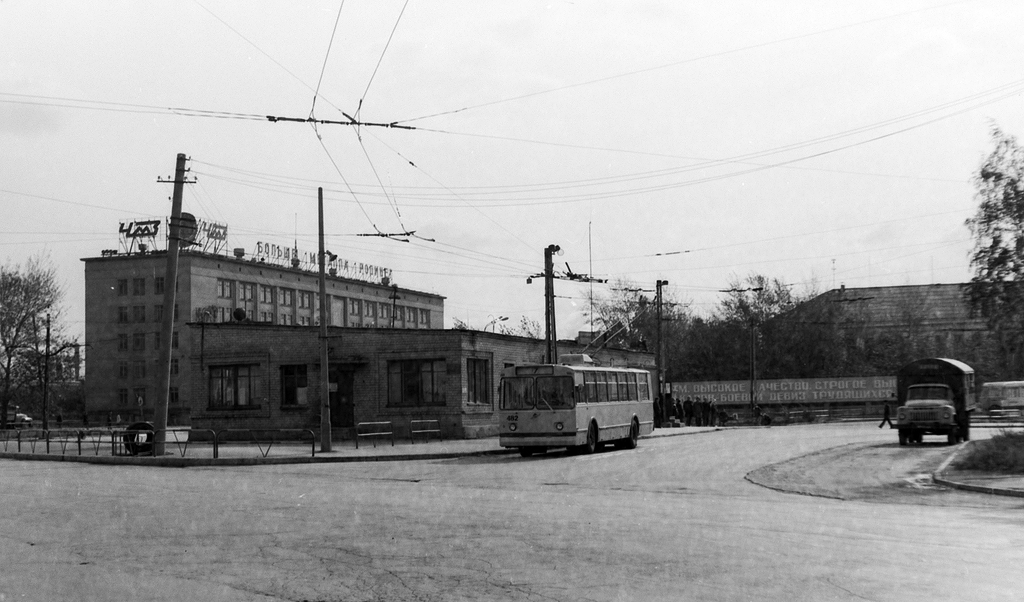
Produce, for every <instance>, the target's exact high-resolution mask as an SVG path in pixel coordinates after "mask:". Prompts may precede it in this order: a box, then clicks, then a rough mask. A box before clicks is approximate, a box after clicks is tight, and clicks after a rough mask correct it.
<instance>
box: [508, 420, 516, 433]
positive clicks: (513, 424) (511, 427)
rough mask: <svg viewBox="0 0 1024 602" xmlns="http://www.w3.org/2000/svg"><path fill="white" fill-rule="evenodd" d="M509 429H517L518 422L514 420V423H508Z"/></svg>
mask: <svg viewBox="0 0 1024 602" xmlns="http://www.w3.org/2000/svg"><path fill="white" fill-rule="evenodd" d="M508 430H510V431H514V430H516V423H514V422H513V423H512V424H510V425H508Z"/></svg>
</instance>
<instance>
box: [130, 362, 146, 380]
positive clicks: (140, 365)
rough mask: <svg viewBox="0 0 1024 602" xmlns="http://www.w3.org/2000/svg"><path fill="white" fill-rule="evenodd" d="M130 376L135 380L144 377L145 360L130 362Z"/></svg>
mask: <svg viewBox="0 0 1024 602" xmlns="http://www.w3.org/2000/svg"><path fill="white" fill-rule="evenodd" d="M132 378H134V379H136V380H140V379H143V378H146V360H135V361H133V362H132Z"/></svg>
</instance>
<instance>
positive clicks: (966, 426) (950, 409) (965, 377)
mask: <svg viewBox="0 0 1024 602" xmlns="http://www.w3.org/2000/svg"><path fill="white" fill-rule="evenodd" d="M975 399H976V392H975V382H974V369H973V368H971V367H970V366H968V365H967V364H965V363H963V362H961V361H958V360H954V359H948V358H926V359H920V360H916V361H913V362H910V363H909V364H907V365H906V366H903V367H902V368H900V370H899V372H897V373H896V401H897V404H896V425H895V428H896V429H897V430H898V431H899V441H900V445H906V444H907V443H921V441H922V437H923V436H924V435H940V436H944V437H946V442H947V443H948V444H949V445H953V444H956V443H958V442H960V441H967V440H969V439H970V438H971V412H973V411H974V410H975V409H976V407H977V404H976V403H975Z"/></svg>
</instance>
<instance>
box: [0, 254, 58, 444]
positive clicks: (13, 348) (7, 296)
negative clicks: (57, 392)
mask: <svg viewBox="0 0 1024 602" xmlns="http://www.w3.org/2000/svg"><path fill="white" fill-rule="evenodd" d="M62 298H63V291H62V290H61V289H60V286H58V284H57V276H56V269H55V268H54V267H53V265H52V264H51V263H50V261H49V260H48V258H46V257H44V256H41V255H37V256H35V257H32V258H30V259H29V260H28V262H27V263H26V264H25V266H24V267H22V266H19V265H17V264H14V265H11V264H5V265H3V266H0V429H6V428H7V413H8V410H9V404H10V400H11V399H12V397H13V396H14V395H15V394H16V393H19V392H21V390H23V389H25V388H28V387H30V386H31V385H32V383H33V382H36V381H38V380H39V371H38V370H39V365H38V362H39V358H40V353H41V347H40V343H41V341H43V339H44V336H45V335H44V334H43V332H42V331H43V329H45V325H46V316H47V314H49V316H50V321H51V323H52V324H55V325H56V326H55V328H54V329H53V330H54V331H55V333H57V334H59V333H58V332H57V331H59V324H60V323H61V320H60V316H61V313H62V312H61V307H60V302H61V300H62Z"/></svg>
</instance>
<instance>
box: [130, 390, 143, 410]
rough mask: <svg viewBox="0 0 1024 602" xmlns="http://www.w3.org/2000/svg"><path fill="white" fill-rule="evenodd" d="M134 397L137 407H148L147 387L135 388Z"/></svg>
mask: <svg viewBox="0 0 1024 602" xmlns="http://www.w3.org/2000/svg"><path fill="white" fill-rule="evenodd" d="M132 397H133V398H134V400H133V401H135V405H137V406H139V407H140V408H141V407H142V406H144V405H146V387H135V388H134V389H132Z"/></svg>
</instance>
